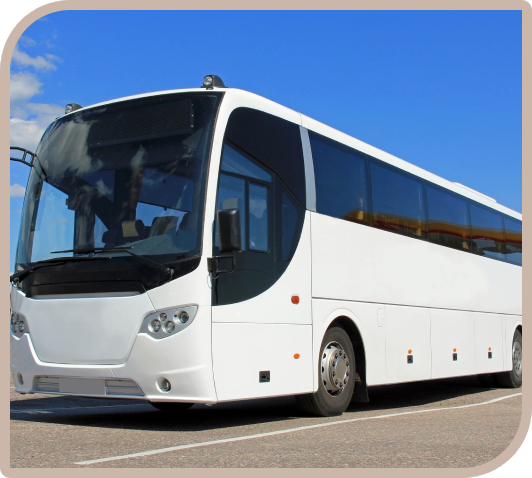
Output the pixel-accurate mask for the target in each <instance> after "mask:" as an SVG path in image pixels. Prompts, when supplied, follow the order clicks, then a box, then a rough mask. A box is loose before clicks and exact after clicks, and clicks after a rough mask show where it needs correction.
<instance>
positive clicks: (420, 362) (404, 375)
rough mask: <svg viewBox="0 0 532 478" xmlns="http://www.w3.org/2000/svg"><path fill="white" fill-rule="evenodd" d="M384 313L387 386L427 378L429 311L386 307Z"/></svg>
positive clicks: (429, 360) (430, 364)
mask: <svg viewBox="0 0 532 478" xmlns="http://www.w3.org/2000/svg"><path fill="white" fill-rule="evenodd" d="M385 312H386V383H397V382H412V381H414V380H428V379H430V378H431V377H432V353H431V346H430V310H429V309H425V308H422V307H400V306H396V305H387V306H386V308H385ZM409 350H411V351H412V352H411V353H410V352H409ZM408 355H412V357H413V362H412V363H407V356H408Z"/></svg>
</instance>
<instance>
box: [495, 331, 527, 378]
mask: <svg viewBox="0 0 532 478" xmlns="http://www.w3.org/2000/svg"><path fill="white" fill-rule="evenodd" d="M522 360H523V337H522V335H521V332H519V330H516V331H515V333H514V339H513V341H512V370H510V371H509V372H501V373H498V374H497V381H498V382H499V385H500V386H501V387H506V388H519V387H521V385H523V364H522Z"/></svg>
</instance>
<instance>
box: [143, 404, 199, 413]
mask: <svg viewBox="0 0 532 478" xmlns="http://www.w3.org/2000/svg"><path fill="white" fill-rule="evenodd" d="M150 405H151V406H152V407H155V408H156V409H157V410H161V411H162V412H184V411H185V410H188V409H189V408H190V407H191V406H192V405H194V404H193V403H183V402H150Z"/></svg>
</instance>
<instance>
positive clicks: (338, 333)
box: [296, 327, 356, 417]
mask: <svg viewBox="0 0 532 478" xmlns="http://www.w3.org/2000/svg"><path fill="white" fill-rule="evenodd" d="M337 372H338V375H336V373H337ZM355 372H356V368H355V352H354V350H353V345H352V344H351V340H350V339H349V336H348V335H347V333H346V331H345V330H344V329H342V328H341V327H331V328H330V329H329V330H327V332H326V333H325V337H323V341H322V343H321V348H320V356H319V358H318V380H319V385H318V391H317V392H316V393H308V394H305V395H297V396H296V401H297V403H298V405H299V406H300V407H301V408H302V409H303V410H304V411H305V412H306V413H308V414H310V415H314V416H318V417H333V416H336V415H341V414H342V413H343V412H344V411H345V410H346V409H347V407H348V406H349V403H350V402H351V397H352V396H353V390H354V389H355V377H356V373H355ZM333 373H334V377H333ZM342 377H343V379H344V380H345V381H346V383H345V384H344V383H342V381H341V379H342ZM338 378H340V380H339V379H338ZM335 381H338V383H335Z"/></svg>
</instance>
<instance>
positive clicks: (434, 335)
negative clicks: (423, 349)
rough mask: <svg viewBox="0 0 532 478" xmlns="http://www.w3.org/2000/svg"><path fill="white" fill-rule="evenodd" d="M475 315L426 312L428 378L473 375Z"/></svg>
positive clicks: (442, 311) (459, 312)
mask: <svg viewBox="0 0 532 478" xmlns="http://www.w3.org/2000/svg"><path fill="white" fill-rule="evenodd" d="M475 315H476V314H475V313H474V312H462V311H455V310H442V309H432V310H431V311H430V316H431V317H430V322H431V344H432V378H444V377H456V376H460V375H472V374H474V373H476V368H475V359H476V357H475ZM455 349H456V352H454V350H455ZM454 353H456V360H454V357H453V354H454Z"/></svg>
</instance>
